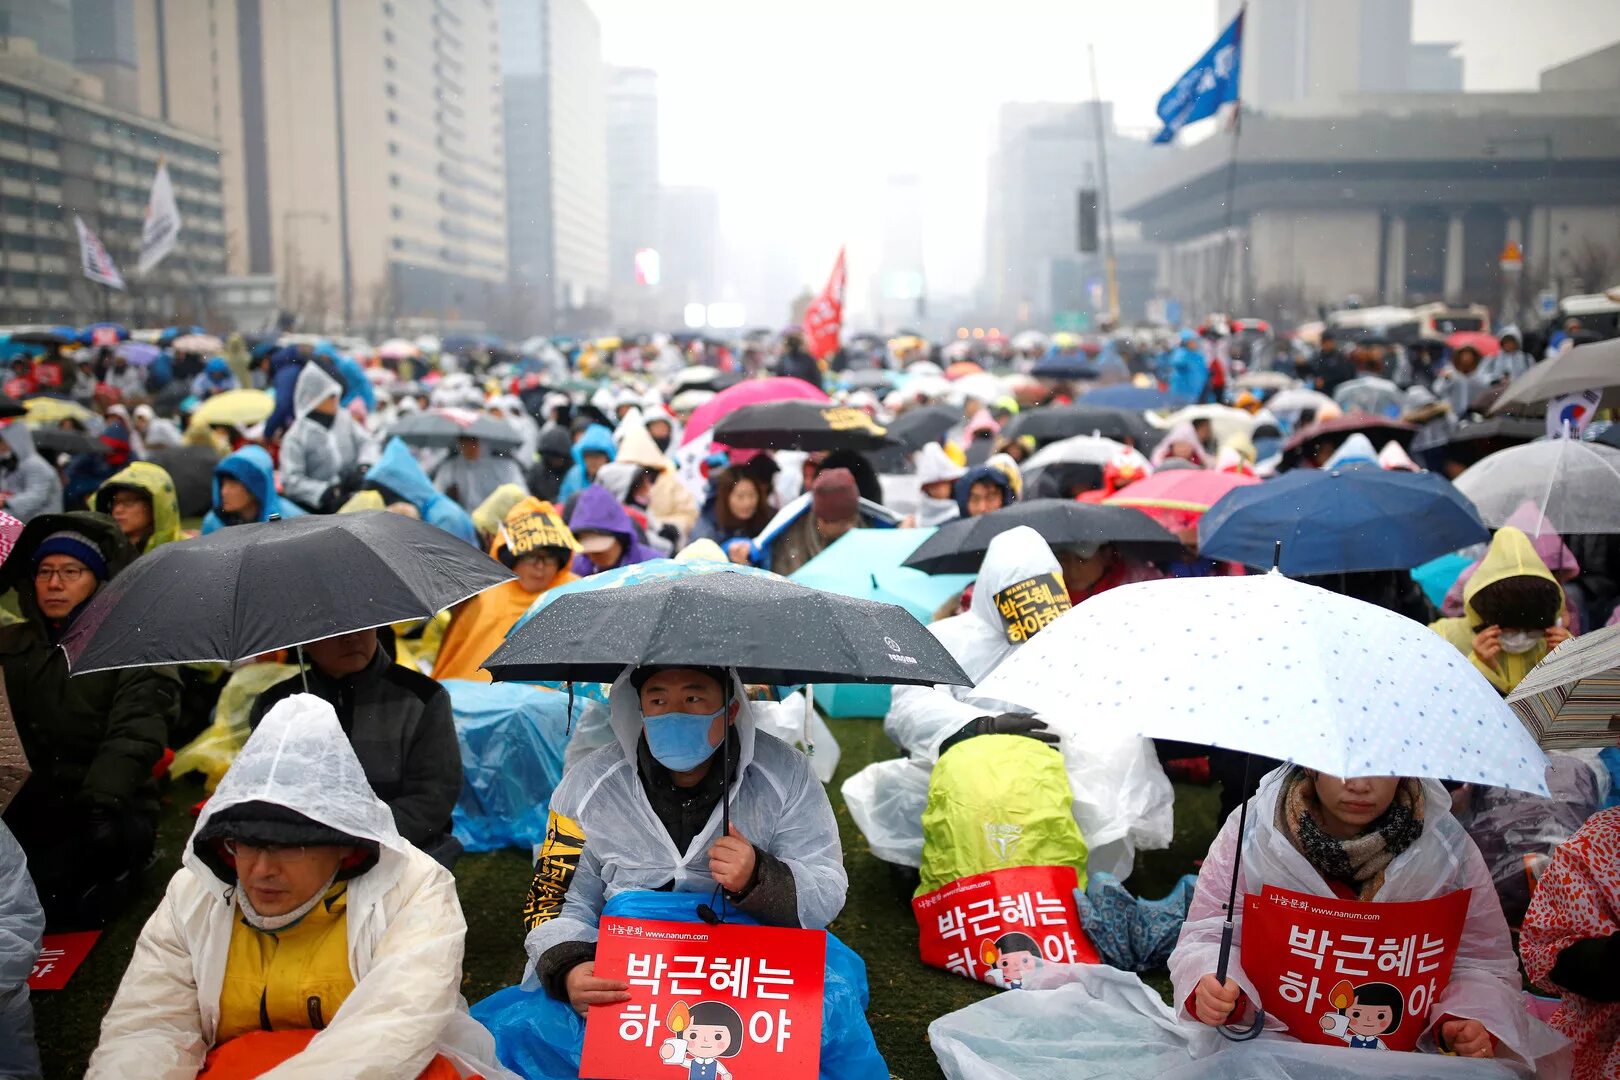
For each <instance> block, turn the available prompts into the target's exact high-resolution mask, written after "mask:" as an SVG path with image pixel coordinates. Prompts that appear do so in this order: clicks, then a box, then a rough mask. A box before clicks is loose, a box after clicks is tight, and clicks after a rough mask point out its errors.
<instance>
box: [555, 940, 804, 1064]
mask: <svg viewBox="0 0 1620 1080" xmlns="http://www.w3.org/2000/svg"><path fill="white" fill-rule="evenodd" d="M826 964H827V935H826V934H825V933H822V932H821V931H819V930H788V929H783V928H780V927H769V926H732V925H729V924H726V925H721V926H709V925H707V924H704V923H686V922H659V921H654V920H641V919H613V918H607V919H603V920H602V931H601V937H600V938H599V939H598V940H597V944H596V973H597V975H599V976H601V977H604V978H609V979H624V980H625V981H627V982H628V983H629V984H630V1000H629V1001H627V1002H624V1003H623V1004H620V1005H607V1006H594V1007H592V1008H591V1010H590V1012H589V1013H588V1014H587V1015H586V1018H585V1047H584V1052H583V1056H582V1057H581V1059H580V1073H581V1075H584V1076H596V1077H603V1078H604V1080H641V1078H643V1077H646V1078H649V1080H672V1078H673V1077H674V1076H675V1074H674V1073H672V1072H670V1068H671V1066H674V1067H677V1068H684V1069H685V1070H686V1076H687V1077H688V1080H725V1078H727V1077H731V1076H736V1077H738V1080H742V1078H745V1077H762V1076H769V1077H770V1080H816V1077H817V1075H818V1073H819V1071H820V1066H821V1000H822V984H823V982H824V980H825V976H826Z"/></svg>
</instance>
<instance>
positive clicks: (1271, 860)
mask: <svg viewBox="0 0 1620 1080" xmlns="http://www.w3.org/2000/svg"><path fill="white" fill-rule="evenodd" d="M1290 768H1291V767H1290V766H1286V765H1285V766H1283V767H1281V768H1278V769H1274V770H1272V771H1271V772H1269V773H1267V774H1266V776H1265V778H1264V779H1262V780H1261V781H1260V788H1259V790H1258V791H1257V792H1256V793H1255V795H1254V797H1253V798H1252V799H1251V800H1250V801H1249V814H1248V831H1247V833H1246V834H1245V836H1244V840H1243V857H1242V860H1241V862H1238V861H1237V860H1236V858H1235V857H1236V855H1237V833H1238V820H1239V815H1237V814H1233V815H1231V816H1230V817H1228V818H1227V819H1226V824H1225V825H1224V826H1222V828H1221V831H1220V834H1219V835H1218V836H1216V838H1215V842H1214V843H1213V844H1212V845H1210V849H1209V855H1208V857H1207V858H1206V859H1205V860H1204V865H1203V869H1202V870H1200V871H1199V874H1198V886H1197V888H1196V889H1195V890H1194V892H1193V901H1192V908H1191V910H1190V911H1189V912H1188V914H1187V922H1186V924H1185V925H1184V926H1183V927H1182V929H1181V939H1180V941H1178V942H1177V944H1176V949H1175V952H1173V953H1172V954H1171V955H1170V979H1171V982H1172V983H1173V984H1174V987H1175V995H1174V998H1173V999H1172V1001H1171V1004H1172V1006H1174V1007H1175V1008H1176V1010H1177V1013H1178V1015H1179V1016H1180V1017H1181V1019H1182V1020H1183V1021H1184V1022H1187V1023H1195V1022H1196V1021H1195V1020H1194V1019H1193V1018H1192V1017H1191V1016H1190V1015H1189V1014H1188V1013H1187V1011H1186V1003H1187V1001H1188V998H1189V997H1190V995H1191V994H1192V992H1193V989H1194V988H1195V987H1196V986H1197V984H1198V980H1199V979H1200V978H1202V977H1203V976H1204V975H1207V974H1209V973H1211V972H1213V971H1214V970H1215V967H1216V961H1217V959H1218V956H1219V953H1220V949H1221V928H1222V924H1223V922H1224V920H1225V918H1226V913H1225V903H1226V893H1227V889H1228V887H1229V884H1230V882H1231V880H1232V874H1233V873H1234V872H1236V873H1237V875H1238V882H1237V887H1238V895H1239V896H1240V897H1241V896H1244V895H1248V894H1258V893H1259V892H1260V890H1261V888H1262V887H1263V886H1265V885H1273V886H1276V887H1278V888H1283V889H1291V890H1293V891H1294V892H1301V893H1307V894H1310V895H1313V896H1321V897H1329V898H1331V897H1334V896H1335V894H1334V891H1333V888H1332V887H1331V886H1330V885H1328V883H1327V882H1326V881H1324V880H1323V878H1322V875H1321V874H1320V873H1319V872H1318V871H1317V870H1316V869H1315V868H1314V867H1313V866H1311V864H1310V863H1309V862H1307V861H1306V859H1305V856H1304V855H1302V854H1300V852H1299V850H1298V849H1297V848H1296V847H1295V846H1294V843H1293V841H1292V840H1290V839H1289V837H1288V836H1287V835H1286V833H1285V832H1284V831H1283V830H1282V829H1281V828H1279V827H1278V825H1277V803H1278V799H1279V798H1280V797H1281V793H1282V790H1283V781H1284V778H1285V777H1286V776H1287V775H1288V772H1289V769H1290ZM1422 784H1423V834H1422V836H1420V837H1419V838H1418V839H1417V841H1416V842H1415V843H1413V844H1412V845H1411V846H1410V847H1408V848H1407V849H1406V850H1405V851H1403V852H1401V854H1399V855H1397V856H1396V857H1395V860H1394V861H1393V862H1391V863H1390V864H1389V866H1388V867H1387V868H1386V869H1385V870H1384V884H1383V886H1382V888H1380V889H1379V891H1378V896H1377V899H1376V900H1374V901H1373V902H1374V903H1394V902H1397V901H1402V900H1427V899H1430V898H1432V897H1436V896H1441V895H1444V894H1446V893H1450V892H1455V891H1456V890H1458V889H1470V890H1472V893H1471V895H1470V898H1469V904H1468V915H1467V919H1466V921H1465V922H1464V924H1463V932H1462V941H1461V945H1460V946H1459V948H1458V950H1457V958H1456V961H1455V962H1454V964H1453V965H1452V969H1451V981H1450V982H1449V983H1448V984H1447V985H1446V988H1445V990H1443V991H1442V992H1441V993H1440V994H1439V995H1438V996H1437V997H1436V998H1435V1000H1434V1002H1433V1004H1432V1005H1431V1006H1430V1008H1429V1017H1430V1019H1431V1021H1432V1022H1433V1023H1435V1024H1438V1022H1439V1021H1440V1020H1441V1019H1442V1018H1455V1019H1459V1020H1478V1021H1479V1022H1480V1023H1481V1024H1483V1025H1484V1026H1485V1028H1486V1030H1488V1031H1489V1032H1490V1033H1491V1034H1492V1035H1494V1036H1495V1037H1496V1038H1497V1040H1498V1043H1499V1045H1498V1047H1497V1056H1498V1057H1499V1058H1500V1057H1505V1056H1512V1057H1516V1058H1518V1059H1519V1061H1521V1062H1524V1063H1527V1064H1532V1065H1534V1064H1535V1063H1537V1062H1538V1061H1541V1059H1550V1058H1552V1057H1554V1056H1555V1055H1558V1054H1559V1051H1560V1050H1561V1049H1562V1048H1563V1046H1564V1045H1565V1044H1564V1041H1563V1039H1562V1038H1560V1037H1559V1036H1558V1035H1557V1034H1556V1033H1555V1032H1553V1031H1552V1030H1551V1029H1549V1028H1548V1027H1547V1026H1546V1025H1545V1024H1542V1023H1541V1022H1540V1021H1538V1020H1536V1019H1534V1018H1533V1017H1532V1016H1531V1015H1530V1013H1529V1012H1528V1011H1526V1009H1525V1007H1524V1003H1523V1000H1522V998H1521V996H1520V982H1519V963H1518V960H1517V958H1516V957H1515V956H1514V954H1513V941H1512V939H1511V938H1510V937H1509V936H1508V927H1507V920H1506V919H1504V918H1503V917H1502V907H1501V905H1500V904H1499V903H1498V902H1497V899H1496V889H1495V888H1494V887H1493V886H1492V884H1491V875H1490V871H1489V870H1488V869H1486V866H1485V860H1484V859H1483V858H1481V857H1480V854H1479V849H1478V848H1476V847H1475V846H1474V842H1473V841H1472V840H1470V839H1469V838H1468V834H1467V833H1466V832H1464V831H1463V827H1462V826H1461V825H1460V824H1458V822H1457V819H1456V818H1454V817H1452V816H1451V796H1450V795H1449V794H1447V792H1446V789H1445V788H1444V787H1442V786H1441V784H1440V782H1439V781H1438V780H1424V781H1422ZM1234 863H1237V865H1236V866H1234ZM1235 922H1236V933H1235V935H1234V936H1233V939H1232V956H1231V964H1230V967H1229V968H1228V969H1227V978H1229V979H1231V980H1232V981H1234V982H1236V983H1237V984H1238V985H1239V986H1240V987H1242V988H1243V993H1244V994H1245V995H1246V996H1247V998H1248V999H1249V1001H1251V1002H1258V1001H1260V1000H1261V998H1260V994H1259V991H1258V989H1257V988H1256V986H1255V985H1254V983H1253V982H1252V981H1250V979H1249V977H1248V976H1247V975H1246V974H1244V971H1243V910H1242V907H1241V905H1240V906H1239V908H1238V910H1237V912H1236V918H1235ZM1281 1028H1282V1025H1281V1024H1280V1022H1278V1021H1276V1020H1273V1019H1271V1018H1269V1017H1268V1018H1267V1019H1266V1029H1267V1033H1268V1034H1271V1033H1273V1032H1275V1033H1277V1034H1278V1036H1279V1037H1283V1038H1286V1037H1287V1036H1286V1035H1283V1034H1281ZM1418 1046H1419V1049H1425V1048H1426V1049H1428V1050H1431V1051H1432V1050H1434V1049H1435V1045H1434V1032H1433V1030H1432V1029H1431V1032H1430V1033H1429V1034H1427V1035H1425V1036H1424V1037H1423V1039H1422V1040H1420V1041H1419V1044H1418ZM1550 1064H1551V1063H1549V1065H1550ZM1544 1075H1547V1076H1556V1075H1561V1074H1560V1073H1558V1072H1554V1071H1544Z"/></svg>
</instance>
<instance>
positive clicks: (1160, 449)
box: [1148, 421, 1210, 469]
mask: <svg viewBox="0 0 1620 1080" xmlns="http://www.w3.org/2000/svg"><path fill="white" fill-rule="evenodd" d="M1177 446H1186V447H1190V448H1191V449H1192V452H1193V456H1192V461H1193V464H1195V465H1197V466H1198V467H1199V468H1200V469H1207V468H1209V465H1210V460H1209V451H1207V450H1205V449H1204V444H1203V443H1202V442H1201V441H1199V438H1198V432H1196V431H1194V430H1193V426H1192V424H1191V423H1188V422H1187V421H1182V422H1181V423H1179V424H1177V425H1176V426H1175V427H1173V428H1171V429H1170V431H1169V433H1168V434H1167V435H1165V437H1164V438H1162V439H1160V440H1159V445H1157V446H1155V447H1154V448H1153V454H1152V456H1151V457H1149V458H1148V460H1149V461H1150V462H1151V463H1152V465H1153V467H1154V468H1155V469H1157V468H1158V467H1159V466H1160V465H1163V464H1164V463H1165V461H1166V460H1168V459H1169V457H1170V451H1171V450H1173V449H1174V448H1175V447H1177Z"/></svg>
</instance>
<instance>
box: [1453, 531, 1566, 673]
mask: <svg viewBox="0 0 1620 1080" xmlns="http://www.w3.org/2000/svg"><path fill="white" fill-rule="evenodd" d="M1521 576H1523V577H1536V578H1545V579H1546V580H1547V581H1550V582H1552V583H1553V584H1554V585H1558V579H1557V578H1555V577H1554V576H1553V574H1552V571H1550V570H1548V569H1547V564H1546V563H1544V562H1542V561H1541V557H1540V556H1539V555H1537V554H1536V549H1535V547H1534V545H1532V544H1531V543H1530V538H1529V537H1528V536H1526V535H1525V534H1524V533H1522V532H1520V531H1519V530H1518V529H1515V528H1512V527H1511V526H1504V527H1503V528H1501V529H1498V530H1497V532H1496V535H1495V536H1494V537H1492V538H1491V546H1490V548H1489V549H1488V550H1487V551H1486V552H1485V558H1483V559H1481V560H1480V563H1479V568H1478V569H1477V570H1475V571H1474V576H1473V577H1471V578H1469V579H1468V584H1467V585H1465V586H1464V587H1463V615H1462V618H1458V619H1440V620H1438V621H1436V622H1434V623H1431V624H1430V626H1429V628H1430V629H1431V630H1433V631H1435V632H1436V633H1438V634H1439V635H1440V636H1441V637H1443V638H1445V639H1446V640H1447V641H1449V642H1451V643H1452V644H1453V645H1455V646H1456V647H1457V651H1458V652H1460V653H1462V654H1463V655H1464V656H1466V657H1468V659H1469V660H1470V661H1471V662H1472V663H1473V665H1474V667H1476V668H1478V669H1479V671H1480V673H1481V674H1482V675H1484V676H1485V677H1486V678H1487V679H1489V680H1490V681H1491V685H1492V686H1494V687H1496V688H1497V689H1498V690H1500V691H1501V692H1502V693H1504V694H1508V693H1511V692H1512V691H1513V688H1514V687H1515V686H1518V685H1519V683H1520V682H1521V681H1522V680H1523V679H1524V677H1525V676H1526V675H1528V674H1530V669H1531V668H1533V667H1535V666H1536V665H1537V664H1539V663H1541V660H1542V658H1543V657H1545V656H1546V655H1547V653H1548V652H1549V650H1548V648H1547V642H1546V641H1545V640H1539V641H1537V642H1536V643H1535V644H1534V645H1532V646H1531V647H1530V649H1529V651H1528V652H1522V653H1510V652H1508V651H1507V650H1506V649H1503V650H1502V651H1501V653H1499V654H1498V655H1497V657H1496V662H1495V663H1494V664H1488V663H1486V662H1485V661H1484V660H1482V659H1481V658H1480V657H1479V655H1478V654H1477V653H1475V652H1474V635H1475V634H1477V633H1478V632H1479V631H1480V630H1481V629H1483V628H1484V626H1485V620H1484V619H1483V618H1481V617H1480V614H1479V612H1478V611H1477V610H1475V608H1474V598H1475V597H1476V596H1478V595H1479V593H1480V591H1481V590H1482V589H1484V588H1485V587H1486V586H1488V585H1494V584H1496V583H1497V582H1499V581H1501V580H1502V579H1504V578H1510V577H1521ZM1558 590H1559V596H1560V597H1562V596H1563V586H1562V585H1558ZM1559 607H1560V614H1561V615H1562V609H1563V608H1565V607H1567V605H1566V604H1565V603H1564V602H1563V601H1562V599H1560V602H1559Z"/></svg>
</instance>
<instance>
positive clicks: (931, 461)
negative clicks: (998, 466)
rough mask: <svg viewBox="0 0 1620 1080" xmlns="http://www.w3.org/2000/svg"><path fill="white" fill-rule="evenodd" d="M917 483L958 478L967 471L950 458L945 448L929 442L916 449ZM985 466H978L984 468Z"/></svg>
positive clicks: (935, 482) (930, 482) (931, 482)
mask: <svg viewBox="0 0 1620 1080" xmlns="http://www.w3.org/2000/svg"><path fill="white" fill-rule="evenodd" d="M916 462H917V483H919V484H937V483H939V482H940V481H941V480H951V481H955V480H960V479H961V478H962V475H963V474H964V473H965V472H966V471H967V470H966V469H964V468H963V467H962V466H960V465H958V464H957V463H956V462H955V461H954V460H952V459H951V455H949V454H947V453H946V452H945V448H944V447H943V446H941V445H939V443H937V442H931V443H928V444H927V445H925V446H924V447H923V448H922V449H921V450H919V451H917V456H916ZM985 467H986V466H982V465H981V466H980V468H985Z"/></svg>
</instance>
